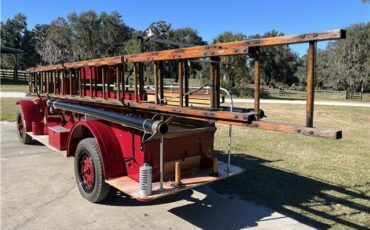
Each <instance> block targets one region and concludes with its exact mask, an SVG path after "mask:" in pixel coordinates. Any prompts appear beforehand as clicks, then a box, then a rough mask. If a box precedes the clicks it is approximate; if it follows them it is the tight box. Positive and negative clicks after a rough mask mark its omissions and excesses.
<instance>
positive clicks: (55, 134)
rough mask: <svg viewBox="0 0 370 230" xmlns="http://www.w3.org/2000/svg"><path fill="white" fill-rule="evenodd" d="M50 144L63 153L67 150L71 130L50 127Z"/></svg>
mask: <svg viewBox="0 0 370 230" xmlns="http://www.w3.org/2000/svg"><path fill="white" fill-rule="evenodd" d="M48 129H49V132H48V135H49V144H50V145H51V146H53V147H54V148H56V149H58V150H60V151H63V150H66V149H67V141H68V136H69V129H66V128H64V127H61V126H53V127H49V128H48Z"/></svg>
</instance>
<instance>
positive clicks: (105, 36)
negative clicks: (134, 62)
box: [99, 11, 133, 56]
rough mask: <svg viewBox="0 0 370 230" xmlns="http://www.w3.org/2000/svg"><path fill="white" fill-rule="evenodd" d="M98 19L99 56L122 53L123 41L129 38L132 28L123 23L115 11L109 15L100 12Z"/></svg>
mask: <svg viewBox="0 0 370 230" xmlns="http://www.w3.org/2000/svg"><path fill="white" fill-rule="evenodd" d="M100 21H101V29H100V38H101V40H100V41H101V42H100V43H99V44H100V45H101V46H100V47H101V48H100V51H101V54H100V56H115V55H119V54H121V55H122V54H123V50H124V45H125V42H126V41H128V40H129V39H130V37H131V35H132V32H133V29H132V28H130V27H128V26H126V25H125V23H124V22H123V20H122V17H121V15H120V14H119V13H118V12H116V11H113V12H112V13H111V14H110V15H109V14H107V13H106V12H102V13H101V15H100Z"/></svg>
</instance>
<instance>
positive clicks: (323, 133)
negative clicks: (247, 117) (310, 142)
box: [248, 121, 342, 139]
mask: <svg viewBox="0 0 370 230" xmlns="http://www.w3.org/2000/svg"><path fill="white" fill-rule="evenodd" d="M248 126H249V127H251V128H259V129H264V130H268V131H277V132H284V133H291V134H300V135H304V136H314V137H324V138H331V139H341V138H342V131H341V130H336V129H329V128H311V127H304V126H302V125H293V124H286V123H280V122H271V121H253V122H252V124H250V125H248Z"/></svg>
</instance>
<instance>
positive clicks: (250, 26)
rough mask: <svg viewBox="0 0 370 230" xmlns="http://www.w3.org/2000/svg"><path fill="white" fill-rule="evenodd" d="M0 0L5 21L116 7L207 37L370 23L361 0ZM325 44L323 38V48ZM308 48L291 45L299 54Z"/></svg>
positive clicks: (137, 23)
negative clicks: (18, 17)
mask: <svg viewBox="0 0 370 230" xmlns="http://www.w3.org/2000/svg"><path fill="white" fill-rule="evenodd" d="M1 4H2V5H1V20H2V21H4V20H6V19H8V18H11V17H13V16H14V15H15V14H16V13H18V12H22V13H24V14H25V15H26V16H27V18H28V26H29V28H32V27H33V26H34V25H35V24H40V23H50V22H51V21H52V20H53V19H55V18H56V17H58V16H62V17H66V16H67V15H68V14H69V13H71V12H77V13H79V12H83V11H87V10H90V9H92V10H95V11H97V12H101V11H107V12H111V11H114V10H116V11H118V12H119V13H120V14H121V15H122V16H123V19H124V21H125V23H126V24H128V25H129V26H131V27H134V28H135V29H141V30H143V29H145V28H146V27H147V26H148V25H149V24H150V23H151V22H154V21H158V20H166V21H168V22H170V23H171V24H172V26H173V27H174V28H179V27H185V26H190V27H192V28H195V29H196V30H198V32H199V34H200V35H201V36H202V37H203V38H204V39H205V40H207V41H211V40H212V38H214V37H215V36H216V35H217V34H219V33H222V32H223V31H232V32H242V33H244V34H247V35H251V34H255V33H264V32H266V31H268V30H271V29H276V30H278V31H281V32H283V33H285V34H296V33H305V32H317V31H321V30H329V29H336V28H344V27H346V26H349V25H351V24H353V23H359V22H368V21H370V4H368V5H363V4H362V3H361V0H306V1H304V0H301V1H298V0H295V1H294V0H275V1H273V0H259V1H258V0H250V1H247V0H244V1H243V0H227V1H217V0H213V1H211V0H203V1H201V0H197V1H196V0H186V1H175V0H172V1H171V0H162V1H161V0H156V1H145V0H142V1H125V0H100V1H99V0H59V1H52V0H1ZM325 45H326V43H325V42H324V43H321V44H319V47H320V48H323V47H324V46H325ZM306 48H307V46H306V45H295V46H293V49H294V50H296V51H297V52H298V53H299V54H301V55H302V54H304V53H305V51H306Z"/></svg>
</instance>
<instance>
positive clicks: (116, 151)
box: [67, 120, 125, 179]
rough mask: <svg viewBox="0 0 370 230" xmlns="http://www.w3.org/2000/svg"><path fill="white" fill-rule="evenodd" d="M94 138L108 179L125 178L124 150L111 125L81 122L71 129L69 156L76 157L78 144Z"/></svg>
mask: <svg viewBox="0 0 370 230" xmlns="http://www.w3.org/2000/svg"><path fill="white" fill-rule="evenodd" d="M90 137H91V138H94V139H95V140H96V143H97V145H98V148H99V152H100V157H101V161H102V165H103V173H104V177H105V178H106V179H110V178H114V177H119V176H123V175H124V173H125V165H124V160H123V157H122V153H121V152H122V150H121V147H120V145H119V143H118V140H117V138H116V136H115V134H114V133H113V131H112V130H111V128H110V126H109V123H108V124H105V123H104V122H102V121H98V120H92V121H79V122H78V123H76V124H75V125H74V126H73V128H72V129H71V133H70V135H69V139H68V148H67V156H69V157H70V156H75V154H76V149H77V146H78V144H79V143H80V142H81V141H82V140H83V139H85V138H90Z"/></svg>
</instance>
